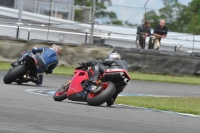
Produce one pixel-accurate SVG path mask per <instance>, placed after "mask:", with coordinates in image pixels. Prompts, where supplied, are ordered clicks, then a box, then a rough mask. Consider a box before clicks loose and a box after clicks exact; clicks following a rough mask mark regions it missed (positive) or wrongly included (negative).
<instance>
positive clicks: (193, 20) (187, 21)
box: [143, 0, 200, 34]
mask: <svg viewBox="0 0 200 133" xmlns="http://www.w3.org/2000/svg"><path fill="white" fill-rule="evenodd" d="M163 3H164V7H163V8H161V9H159V10H158V11H156V10H153V9H152V10H150V11H149V12H147V13H146V14H145V16H144V18H145V19H146V20H149V21H150V22H151V26H152V27H153V28H154V27H155V26H156V25H158V21H159V19H165V20H166V25H167V26H168V28H169V29H170V30H171V31H175V32H185V33H194V34H200V25H199V22H200V8H199V7H200V2H199V0H192V1H191V2H190V3H189V5H188V6H185V5H182V4H180V3H179V2H178V0H163ZM143 20H144V19H143Z"/></svg>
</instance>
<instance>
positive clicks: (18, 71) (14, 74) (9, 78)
mask: <svg viewBox="0 0 200 133" xmlns="http://www.w3.org/2000/svg"><path fill="white" fill-rule="evenodd" d="M25 72H26V67H25V66H24V65H19V66H16V67H13V68H11V69H10V70H9V71H8V73H7V74H6V75H5V76H4V78H3V81H4V83H5V84H11V83H12V82H14V81H15V80H16V79H17V78H18V77H19V76H21V75H22V74H24V73H25Z"/></svg>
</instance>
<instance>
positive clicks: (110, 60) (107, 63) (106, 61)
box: [102, 59, 114, 66]
mask: <svg viewBox="0 0 200 133" xmlns="http://www.w3.org/2000/svg"><path fill="white" fill-rule="evenodd" d="M113 62H114V60H113V59H105V60H103V61H102V64H103V65H105V66H110V65H111V64H112V63H113Z"/></svg>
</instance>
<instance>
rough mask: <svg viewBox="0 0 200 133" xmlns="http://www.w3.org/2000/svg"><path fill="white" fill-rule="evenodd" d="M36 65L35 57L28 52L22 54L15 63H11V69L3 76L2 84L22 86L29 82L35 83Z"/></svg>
mask: <svg viewBox="0 0 200 133" xmlns="http://www.w3.org/2000/svg"><path fill="white" fill-rule="evenodd" d="M38 64H39V63H38V59H37V56H36V55H34V54H33V53H31V52H29V51H25V52H23V53H22V55H21V56H20V57H19V58H18V59H17V61H15V62H13V63H11V66H12V68H11V69H9V70H8V73H7V74H6V75H5V76H4V79H3V81H4V83H5V84H11V83H12V82H16V83H18V84H22V83H27V82H29V81H31V82H34V83H36V81H37V75H36V74H37V73H36V72H37V68H38Z"/></svg>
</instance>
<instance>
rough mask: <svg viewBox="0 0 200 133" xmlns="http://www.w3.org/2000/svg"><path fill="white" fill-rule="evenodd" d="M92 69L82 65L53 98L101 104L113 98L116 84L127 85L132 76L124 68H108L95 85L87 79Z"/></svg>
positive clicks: (94, 104) (95, 104)
mask: <svg viewBox="0 0 200 133" xmlns="http://www.w3.org/2000/svg"><path fill="white" fill-rule="evenodd" d="M90 70H91V69H88V67H87V66H84V65H81V66H80V67H77V68H76V69H75V71H74V76H73V78H72V80H71V81H69V82H66V83H65V84H64V85H63V86H62V87H61V88H60V89H58V90H57V91H56V92H55V94H54V96H53V98H54V100H55V101H62V100H65V99H67V98H68V99H69V100H72V101H84V102H87V103H88V104H89V105H92V106H99V105H101V104H103V103H105V102H106V101H108V100H109V99H111V98H112V96H113V95H114V93H115V91H116V88H118V87H116V86H125V85H127V84H128V83H129V81H130V77H129V75H128V73H127V72H126V71H125V70H123V69H107V70H106V71H104V72H103V73H102V74H101V75H100V76H99V80H100V81H101V82H100V83H99V84H98V85H93V84H92V83H90V82H88V81H87V80H88V79H89V78H90Z"/></svg>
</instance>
